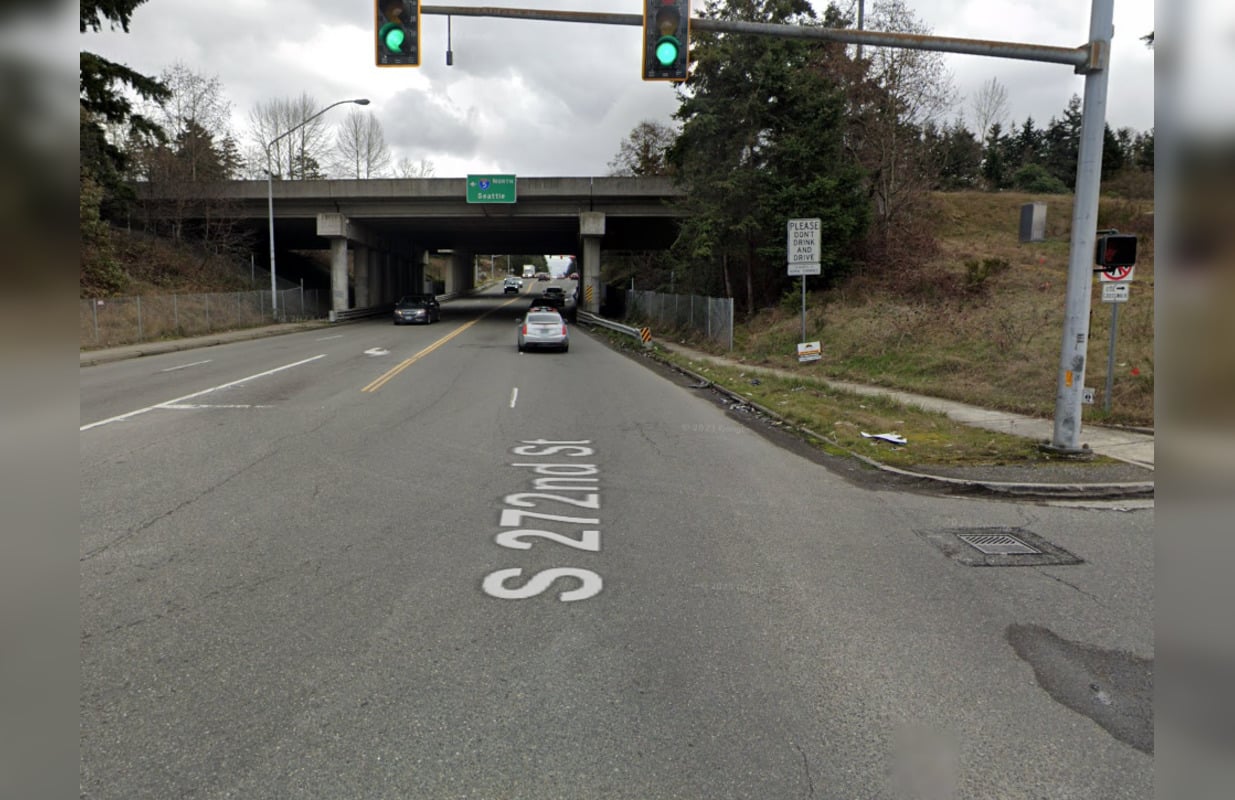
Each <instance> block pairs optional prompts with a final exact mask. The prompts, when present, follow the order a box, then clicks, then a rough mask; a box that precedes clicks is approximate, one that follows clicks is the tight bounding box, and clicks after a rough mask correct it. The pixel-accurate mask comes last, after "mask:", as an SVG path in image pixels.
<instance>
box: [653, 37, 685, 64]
mask: <svg viewBox="0 0 1235 800" xmlns="http://www.w3.org/2000/svg"><path fill="white" fill-rule="evenodd" d="M681 47H682V46H681V44H679V43H678V40H677V39H674V38H673V37H672V36H664V37H661V40H660V41H659V42H657V43H656V60H657V61H658V62H659V63H660V65H661V66H662V67H671V66H673V65H674V64H676V63H677V60H678V52H679V51H680V50H681Z"/></svg>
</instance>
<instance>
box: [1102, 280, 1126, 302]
mask: <svg viewBox="0 0 1235 800" xmlns="http://www.w3.org/2000/svg"><path fill="white" fill-rule="evenodd" d="M1102 302H1103V303H1126V302H1128V284H1127V282H1123V283H1104V284H1102Z"/></svg>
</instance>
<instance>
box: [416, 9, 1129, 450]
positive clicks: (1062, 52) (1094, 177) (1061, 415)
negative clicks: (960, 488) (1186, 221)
mask: <svg viewBox="0 0 1235 800" xmlns="http://www.w3.org/2000/svg"><path fill="white" fill-rule="evenodd" d="M1091 3H1092V4H1091V6H1090V12H1089V40H1088V41H1087V42H1086V43H1085V44H1083V45H1081V46H1079V47H1052V46H1048V45H1037V44H1026V43H1023V42H999V41H988V40H985V39H961V38H955V37H946V36H926V35H923V34H913V33H887V32H883V31H868V30H852V29H838V28H822V27H816V26H809V25H805V26H803V25H778V24H773V23H763V22H741V21H734V20H719V19H700V18H695V17H692V18H691V19H690V22H689V24H690V29H691V30H692V31H712V32H719V33H749V34H756V35H763V36H780V37H784V38H793V39H821V40H824V41H833V42H845V43H847V44H857V45H870V46H874V47H900V48H905V49H908V50H934V51H938V52H945V53H961V54H965V55H976V56H990V57H994V58H1012V59H1020V60H1024V61H1040V62H1045V63H1051V64H1064V65H1068V66H1071V67H1073V68H1075V70H1076V71H1077V72H1078V73H1080V74H1083V75H1084V76H1085V90H1084V98H1083V101H1082V102H1083V105H1082V110H1081V137H1080V151H1079V155H1078V158H1077V168H1076V189H1075V195H1074V199H1073V207H1072V242H1071V252H1070V255H1069V261H1068V288H1067V295H1066V301H1065V316H1064V330H1063V344H1062V346H1061V348H1060V355H1059V373H1058V382H1057V386H1056V392H1055V426H1054V432H1053V436H1052V438H1051V441H1050V443H1049V445H1047V446H1046V448H1047V449H1050V450H1052V451H1054V452H1057V453H1060V454H1082V453H1086V452H1088V450H1087V448H1084V447H1082V446H1081V445H1080V433H1081V404H1082V401H1083V399H1084V398H1083V392H1084V384H1085V364H1086V361H1087V349H1088V345H1089V309H1090V299H1091V298H1090V295H1091V294H1092V291H1093V271H1092V266H1093V261H1092V256H1093V247H1094V239H1095V237H1096V235H1097V234H1096V230H1097V220H1098V188H1099V184H1100V180H1101V174H1102V144H1103V134H1104V132H1105V129H1106V94H1107V84H1108V83H1109V68H1110V55H1111V36H1112V34H1113V32H1114V28H1113V25H1112V19H1113V16H1114V0H1091ZM420 13H422V14H444V15H453V16H458V17H501V18H506V19H531V20H542V21H551V22H586V23H591V24H597V25H633V26H636V27H638V26H642V25H643V15H642V14H609V13H597V12H587V11H548V10H537V9H520V8H493V7H488V8H479V7H466V6H421V8H420Z"/></svg>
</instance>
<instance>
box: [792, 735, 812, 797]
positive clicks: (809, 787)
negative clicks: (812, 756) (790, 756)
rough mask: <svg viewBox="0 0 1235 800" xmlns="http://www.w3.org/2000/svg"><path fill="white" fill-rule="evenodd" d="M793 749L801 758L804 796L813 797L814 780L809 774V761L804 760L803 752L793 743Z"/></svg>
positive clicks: (804, 754)
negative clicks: (803, 774)
mask: <svg viewBox="0 0 1235 800" xmlns="http://www.w3.org/2000/svg"><path fill="white" fill-rule="evenodd" d="M792 744H793V749H794V750H797V751H798V755H800V756H801V757H802V771H803V772H804V773H805V774H806V796H807V797H814V796H815V779H814V778H812V777H811V774H810V761H809V760H807V758H806V753H805V751H803V750H802V748H801V747H799V746H798V743H797V742H793V743H792Z"/></svg>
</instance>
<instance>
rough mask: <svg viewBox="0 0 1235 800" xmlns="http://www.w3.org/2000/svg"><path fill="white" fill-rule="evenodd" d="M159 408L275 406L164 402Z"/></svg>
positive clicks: (189, 408)
mask: <svg viewBox="0 0 1235 800" xmlns="http://www.w3.org/2000/svg"><path fill="white" fill-rule="evenodd" d="M159 408H171V409H175V410H177V411H196V410H197V409H199V408H274V406H264V405H250V404H249V403H164V404H163V405H161V406H159Z"/></svg>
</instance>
